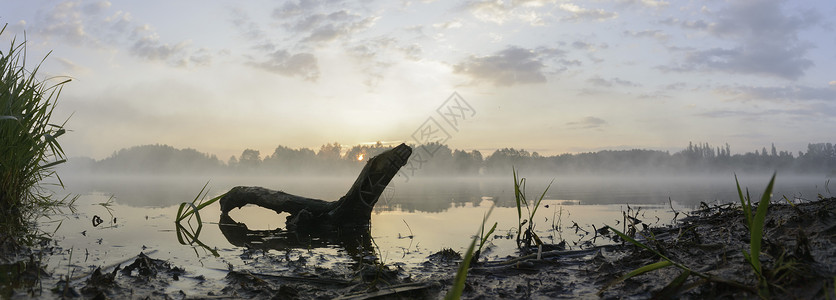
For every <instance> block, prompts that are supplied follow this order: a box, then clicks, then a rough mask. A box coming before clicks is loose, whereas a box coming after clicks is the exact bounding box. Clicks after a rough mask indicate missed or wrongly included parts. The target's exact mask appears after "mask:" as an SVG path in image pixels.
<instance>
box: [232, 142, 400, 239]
mask: <svg viewBox="0 0 836 300" xmlns="http://www.w3.org/2000/svg"><path fill="white" fill-rule="evenodd" d="M411 154H412V148H409V146H407V145H405V144H400V145H398V146H397V147H395V148H393V149H391V150H388V151H386V152H383V153H381V154H380V155H378V156H375V157H373V158H372V159H370V160H369V162H368V163H366V166H365V167H363V170H362V171H360V175H358V176H357V180H356V181H355V182H354V185H352V186H351V188H350V189H349V190H348V192H347V193H346V194H345V196H343V197H342V198H340V200H338V201H335V202H327V201H323V200H318V199H310V198H305V197H300V196H296V195H291V194H287V193H284V192H281V191H272V190H269V189H265V188H261V187H241V186H239V187H234V188H232V189H231V190H230V191H229V192H227V194H226V195H225V196H224V197H222V198H221V200H220V203H221V213H222V214H224V215H225V214H227V213H228V212H229V211H230V210H232V209H233V208H240V207H242V206H244V205H247V204H255V205H258V206H261V207H264V208H269V209H272V210H274V211H276V212H277V213H282V212H287V213H289V214H290V216H289V217H288V218H287V227H288V229H291V230H293V229H298V230H337V229H341V228H346V227H358V226H367V225H369V220H370V219H371V213H372V209H373V208H374V205H375V203H377V200H378V198H380V194H382V193H383V190H384V189H386V185H387V184H389V181H391V180H392V178H393V177H394V176H395V175H396V174H397V173H398V170H400V168H401V167H402V166H404V165H405V164H406V161H407V159H409V156H410V155H411Z"/></svg>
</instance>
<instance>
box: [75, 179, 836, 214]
mask: <svg viewBox="0 0 836 300" xmlns="http://www.w3.org/2000/svg"><path fill="white" fill-rule="evenodd" d="M521 175H523V176H525V174H524V173H523V174H521ZM769 176H771V174H761V175H753V174H744V175H738V179H739V181H740V185H741V188H744V189H745V188H748V189H749V190H750V191H751V193H752V196H753V197H756V196H760V195H759V194H757V193H759V192H761V191H763V190H764V188H765V186H766V184H767V182H768V181H769ZM527 177H528V178H527V181H526V182H527V193H528V194H529V195H530V196H534V194H537V196H539V194H540V193H542V191H543V190H544V189H545V188H546V186H547V185H548V184H549V182H551V181H552V180H554V183H553V184H552V186H551V187H550V188H549V190H548V192H547V193H546V199H552V200H576V201H579V202H580V203H581V204H590V205H592V204H667V203H668V202H669V199H670V201H671V202H673V203H678V204H680V205H683V206H686V207H697V206H699V205H700V202H705V203H727V202H736V201H737V190H736V187H735V181H734V174H717V175H713V176H707V175H690V176H688V175H686V176H675V177H674V176H665V177H663V176H559V177H558V176H544V175H536V176H527ZM62 178H63V181H64V185H65V187H66V191H65V192H68V193H71V194H89V193H99V194H104V195H112V196H114V200H115V201H116V202H118V203H120V204H123V205H128V206H135V207H166V206H171V205H176V204H179V203H181V202H189V201H191V200H193V199H194V197H195V196H196V195H197V193H198V192H199V191H200V189H201V188H202V187H203V185H204V184H206V183H207V182H208V187H207V188H208V189H209V194H208V196H209V197H210V198H211V197H214V196H216V195H220V194H222V193H224V192H226V191H228V190H229V189H231V188H232V187H235V186H261V187H265V188H269V189H274V190H281V191H284V192H287V193H290V194H295V195H299V196H304V197H309V198H315V199H322V200H326V201H336V200H338V199H339V198H340V197H341V196H343V195H344V194H345V193H346V192H347V191H348V189H349V188H350V187H351V184H352V183H354V180H355V178H354V177H349V176H339V177H338V176H334V177H328V176H305V177H281V176H267V175H264V176H254V175H241V176H211V175H207V176H200V175H176V176H175V175H162V176H153V175H91V174H87V175H75V174H64V175H63V176H62ZM827 180H828V178H827V177H825V176H823V175H807V176H801V175H781V174H780V173H779V174H778V176H777V178H776V185H775V189H774V193H773V197H774V199H775V200H778V199H781V198H782V197H783V196H786V197H787V198H788V199H790V200H793V199H805V200H814V199H817V195H818V194H822V195H824V196H829V195H831V194H830V193H829V188H830V186H829V184H828V181H827ZM513 188H514V186H513V177H512V176H510V175H509V176H508V177H506V178H503V177H430V176H422V177H414V178H411V179H409V180H407V179H406V178H404V177H403V176H396V177H395V178H394V179H393V180H392V182H391V183H390V184H389V186H388V187H387V189H386V191H385V192H384V193H383V194H382V195H381V197H380V201H379V202H378V203H377V204H376V206H375V210H376V211H391V210H396V209H397V210H404V211H410V212H411V211H419V212H441V211H444V210H447V209H449V208H450V207H456V206H462V205H465V204H467V203H470V204H472V203H479V202H480V201H482V199H483V198H485V197H488V198H490V199H492V200H493V201H495V202H496V204H497V205H498V206H500V207H513V206H514V205H515V202H514V197H513ZM833 188H834V190H836V187H833ZM744 192H745V190H744Z"/></svg>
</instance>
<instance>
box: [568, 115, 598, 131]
mask: <svg viewBox="0 0 836 300" xmlns="http://www.w3.org/2000/svg"><path fill="white" fill-rule="evenodd" d="M566 125H568V126H569V127H570V128H572V129H600V128H601V127H603V126H605V125H607V121H605V120H604V119H601V118H596V117H593V116H588V117H586V118H583V119H580V120H578V121H574V122H568V123H566Z"/></svg>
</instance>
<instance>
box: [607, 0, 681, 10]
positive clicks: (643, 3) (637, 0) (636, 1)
mask: <svg viewBox="0 0 836 300" xmlns="http://www.w3.org/2000/svg"><path fill="white" fill-rule="evenodd" d="M618 3H620V4H623V5H630V6H640V7H653V8H661V7H667V6H668V5H670V3H668V2H667V1H656V0H620V1H618Z"/></svg>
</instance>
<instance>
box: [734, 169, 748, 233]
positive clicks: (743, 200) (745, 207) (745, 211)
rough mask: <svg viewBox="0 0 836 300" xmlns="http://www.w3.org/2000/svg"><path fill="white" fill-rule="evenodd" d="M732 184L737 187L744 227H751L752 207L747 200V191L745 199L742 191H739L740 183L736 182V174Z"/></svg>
mask: <svg viewBox="0 0 836 300" xmlns="http://www.w3.org/2000/svg"><path fill="white" fill-rule="evenodd" d="M734 183H735V184H736V185H737V196H738V197H740V207H741V208H743V217H744V218H745V219H746V226H749V227H751V226H752V207H751V205H752V204H751V203H750V200H749V198H748V196H749V195H748V194H749V193H748V191H747V193H746V196H747V197H746V198H743V191H742V190H740V182H739V181H737V174H734Z"/></svg>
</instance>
